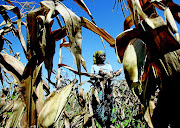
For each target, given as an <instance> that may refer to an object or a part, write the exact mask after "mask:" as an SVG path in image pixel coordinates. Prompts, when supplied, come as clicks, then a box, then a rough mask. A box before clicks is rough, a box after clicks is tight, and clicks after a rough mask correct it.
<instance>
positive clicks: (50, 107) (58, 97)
mask: <svg viewBox="0 0 180 128" xmlns="http://www.w3.org/2000/svg"><path fill="white" fill-rule="evenodd" d="M76 82H77V80H76V79H74V80H73V81H72V82H71V83H70V84H69V85H67V86H66V87H64V88H62V89H61V90H59V91H58V92H54V91H53V92H52V93H51V94H50V95H49V96H48V98H47V99H46V100H45V103H44V107H43V109H42V111H41V112H40V114H39V117H38V125H39V126H43V127H50V126H52V125H53V124H54V123H56V122H57V121H58V119H59V116H60V115H61V113H62V110H63V108H64V106H65V104H66V102H67V101H68V97H69V95H70V92H71V89H72V87H73V86H74V85H75V84H76Z"/></svg>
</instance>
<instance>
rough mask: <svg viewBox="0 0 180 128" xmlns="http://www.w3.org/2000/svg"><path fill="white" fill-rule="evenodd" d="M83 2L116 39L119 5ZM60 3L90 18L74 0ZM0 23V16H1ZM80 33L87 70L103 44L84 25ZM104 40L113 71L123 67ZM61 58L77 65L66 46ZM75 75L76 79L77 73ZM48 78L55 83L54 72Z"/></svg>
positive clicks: (95, 0)
mask: <svg viewBox="0 0 180 128" xmlns="http://www.w3.org/2000/svg"><path fill="white" fill-rule="evenodd" d="M18 1H25V0H18ZM29 1H31V0H29ZM116 1H117V0H116ZM35 2H36V3H38V4H39V3H40V0H36V1H35ZM84 2H85V3H86V5H87V6H88V8H89V10H90V11H91V13H92V15H93V17H94V20H95V22H96V24H97V26H98V27H99V28H103V29H104V30H106V31H107V32H108V33H109V34H110V35H111V36H112V37H113V38H114V39H115V38H116V36H117V35H118V34H120V33H121V32H123V21H124V16H123V14H122V10H121V7H120V6H118V9H117V4H116V6H115V9H114V11H112V9H113V7H114V3H115V0H84ZM174 2H175V3H177V4H180V1H179V0H174ZM3 3H4V2H3V1H2V0H0V4H3ZM63 3H64V4H65V5H66V6H67V7H68V8H69V9H72V11H73V12H75V13H76V15H78V16H83V17H85V18H87V19H89V20H90V17H89V16H88V15H87V14H86V13H85V12H84V11H83V10H82V9H81V8H80V7H79V6H78V5H77V4H76V3H75V2H74V1H73V0H64V1H63ZM37 6H38V5H37ZM157 10H158V9H157ZM124 12H125V14H126V17H127V16H128V15H129V12H128V11H127V10H126V9H125V8H124ZM159 13H160V15H161V16H162V17H163V18H164V16H163V15H164V14H163V12H162V11H159ZM9 14H10V15H11V14H12V13H9ZM13 16H14V15H13ZM0 22H2V17H0ZM62 22H63V21H62ZM57 28H59V26H58V25H57V21H56V20H55V19H54V25H53V27H52V29H53V30H54V29H57ZM178 28H179V25H178ZM22 31H23V35H24V37H25V38H26V30H25V28H23V30H22ZM82 36H83V41H82V56H83V58H84V59H85V62H86V67H87V71H88V72H90V70H91V66H92V64H93V57H92V56H93V54H94V52H96V51H98V50H104V47H103V45H102V42H101V40H100V37H99V36H98V35H97V34H95V33H93V32H91V31H90V30H87V29H86V28H83V27H82ZM6 37H7V36H6ZM7 38H8V39H9V40H11V41H12V43H13V44H12V48H14V50H15V52H18V51H20V52H22V48H21V46H20V43H19V41H18V39H15V38H14V37H13V36H12V34H11V33H9V34H8V37H7ZM67 41H68V39H67ZM104 43H105V47H106V51H107V52H106V60H107V61H106V62H109V63H110V64H111V65H112V67H113V69H114V71H116V70H118V69H120V68H122V64H119V63H118V60H117V57H116V54H115V50H114V49H113V48H112V47H110V46H109V44H108V43H107V42H106V41H105V40H104ZM59 45H60V41H58V42H56V51H55V52H56V53H55V55H54V63H53V64H54V67H53V69H54V70H56V71H57V67H58V66H57V65H58V56H59ZM5 47H7V45H6V44H5ZM62 57H63V60H62V63H64V64H67V65H69V66H71V67H73V68H74V69H76V65H75V64H74V63H73V57H72V55H71V53H70V52H69V51H68V50H67V48H62ZM21 61H22V62H23V63H27V62H26V60H25V59H24V56H23V52H22V54H21ZM63 70H64V71H65V72H67V73H68V78H70V77H71V73H70V72H69V71H67V70H66V69H64V68H63ZM82 71H83V72H85V71H84V69H83V68H82ZM65 72H64V73H63V75H66V73H65ZM43 74H44V75H45V76H47V72H46V71H45V70H44V71H43ZM66 76H67V75H66ZM73 78H74V75H73ZM76 78H78V76H77V77H76ZM120 78H121V79H123V78H124V74H123V75H121V76H120ZM51 79H52V81H54V82H55V75H52V76H51ZM88 79H89V78H88V77H85V76H82V81H84V80H88ZM89 85H90V84H85V85H83V86H82V87H83V88H84V89H85V91H87V90H89V87H90V86H89ZM51 89H53V87H51Z"/></svg>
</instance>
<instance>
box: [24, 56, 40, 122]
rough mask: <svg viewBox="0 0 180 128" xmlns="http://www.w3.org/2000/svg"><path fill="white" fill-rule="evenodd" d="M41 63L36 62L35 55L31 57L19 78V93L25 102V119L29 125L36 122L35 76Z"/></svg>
mask: <svg viewBox="0 0 180 128" xmlns="http://www.w3.org/2000/svg"><path fill="white" fill-rule="evenodd" d="M41 67H42V63H40V64H39V63H38V61H37V58H36V57H32V58H31V60H30V61H29V62H28V64H27V65H26V68H25V70H24V72H23V75H22V80H21V93H22V99H23V102H25V103H26V112H27V117H28V118H27V120H28V124H29V126H33V125H35V122H36V118H34V117H35V115H36V111H35V110H36V106H35V101H36V99H37V96H36V93H35V86H34V85H35V82H36V80H37V76H38V74H39V72H40V71H41Z"/></svg>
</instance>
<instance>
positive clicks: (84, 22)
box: [81, 17, 115, 47]
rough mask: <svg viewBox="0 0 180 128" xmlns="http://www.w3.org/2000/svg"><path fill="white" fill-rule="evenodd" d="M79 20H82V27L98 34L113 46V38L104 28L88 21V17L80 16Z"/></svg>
mask: <svg viewBox="0 0 180 128" xmlns="http://www.w3.org/2000/svg"><path fill="white" fill-rule="evenodd" d="M81 22H82V26H83V27H85V28H87V29H89V30H91V31H93V32H94V33H96V34H98V35H100V36H101V37H103V38H104V39H105V40H106V41H107V42H108V43H109V44H110V46H112V47H114V44H115V40H114V38H112V36H111V35H109V34H108V33H107V32H106V31H105V30H104V29H102V28H98V27H97V26H96V25H95V24H94V23H92V22H91V21H89V20H88V19H86V18H84V17H81Z"/></svg>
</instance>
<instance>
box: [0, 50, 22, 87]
mask: <svg viewBox="0 0 180 128" xmlns="http://www.w3.org/2000/svg"><path fill="white" fill-rule="evenodd" d="M0 58H1V59H0V64H1V66H2V68H3V69H4V70H5V71H6V72H7V73H9V74H10V75H12V76H13V77H14V79H16V81H17V82H18V83H19V85H21V84H20V81H21V75H22V74H23V71H24V65H23V64H22V63H21V62H20V61H19V60H17V59H16V58H15V57H13V56H10V55H8V54H4V53H0Z"/></svg>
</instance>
